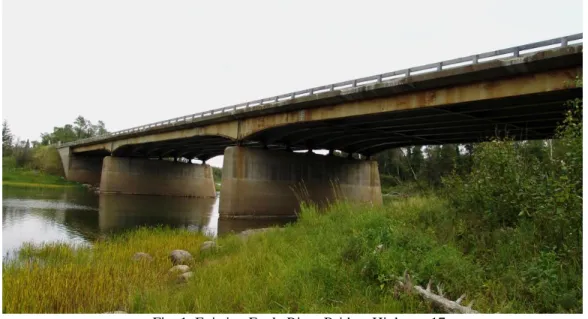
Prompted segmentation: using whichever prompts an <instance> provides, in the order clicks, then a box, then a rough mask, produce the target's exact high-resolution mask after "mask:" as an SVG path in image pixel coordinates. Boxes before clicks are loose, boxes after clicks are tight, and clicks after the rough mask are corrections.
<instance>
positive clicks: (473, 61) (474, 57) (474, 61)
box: [472, 54, 478, 64]
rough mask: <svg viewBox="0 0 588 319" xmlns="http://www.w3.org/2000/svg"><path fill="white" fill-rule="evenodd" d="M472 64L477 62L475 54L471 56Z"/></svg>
mask: <svg viewBox="0 0 588 319" xmlns="http://www.w3.org/2000/svg"><path fill="white" fill-rule="evenodd" d="M472 64H478V55H477V54H476V55H474V56H473V57H472Z"/></svg>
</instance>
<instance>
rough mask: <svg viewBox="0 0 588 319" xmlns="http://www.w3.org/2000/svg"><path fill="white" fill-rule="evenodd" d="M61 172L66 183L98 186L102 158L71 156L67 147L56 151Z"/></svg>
mask: <svg viewBox="0 0 588 319" xmlns="http://www.w3.org/2000/svg"><path fill="white" fill-rule="evenodd" d="M58 152H59V156H60V157H61V164H62V165H63V172H64V173H65V178H66V179H67V180H68V181H72V182H78V183H83V184H91V185H94V186H98V185H100V175H101V171H102V159H103V158H104V157H103V156H82V155H76V154H72V153H71V152H70V148H69V147H64V148H60V149H58Z"/></svg>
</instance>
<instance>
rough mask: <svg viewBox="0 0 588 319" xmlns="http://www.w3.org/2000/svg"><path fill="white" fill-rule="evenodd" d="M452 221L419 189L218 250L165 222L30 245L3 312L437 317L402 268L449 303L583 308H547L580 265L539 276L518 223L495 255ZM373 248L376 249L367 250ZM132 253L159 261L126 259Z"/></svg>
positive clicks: (227, 240)
mask: <svg viewBox="0 0 588 319" xmlns="http://www.w3.org/2000/svg"><path fill="white" fill-rule="evenodd" d="M452 216H453V214H452V213H451V211H450V210H449V209H448V205H447V204H446V202H445V201H444V200H442V199H439V198H437V197H434V196H417V197H412V198H402V199H397V200H392V201H388V202H387V204H386V205H385V206H383V207H372V206H365V205H364V206H356V205H351V204H346V203H338V204H335V205H334V206H332V207H331V208H329V210H328V211H327V212H326V213H325V212H320V211H318V210H316V209H314V208H312V207H305V208H304V209H303V211H302V213H301V218H300V220H299V221H298V222H297V223H294V224H291V225H289V226H287V227H286V228H285V230H284V231H273V232H267V233H261V234H256V235H253V236H251V237H250V238H249V239H248V240H247V241H243V240H241V239H240V238H239V237H238V236H234V235H230V236H227V237H222V238H220V239H219V240H218V241H219V244H220V245H221V247H222V248H221V249H219V250H218V251H212V252H207V253H202V254H201V253H199V246H200V244H201V243H202V242H203V241H204V240H206V239H205V238H204V237H203V236H201V235H197V234H194V233H190V232H187V231H181V230H170V229H140V230H136V231H132V232H130V233H127V234H125V235H123V236H119V237H115V238H113V239H111V240H107V241H102V242H98V243H96V244H95V245H94V246H93V247H92V248H88V247H77V248H74V247H69V246H67V245H64V244H49V245H46V246H42V247H32V246H27V247H25V249H23V250H22V251H21V254H20V256H21V261H12V262H9V263H5V264H4V265H3V271H4V276H3V288H2V289H3V295H4V298H3V311H4V312H7V313H21V312H26V313H29V312H30V313H39V312H70V313H71V312H74V313H75V312H84V313H96V312H106V311H113V310H125V311H127V312H131V313H227V312H236V313H243V312H256V313H282V312H289V313H292V312H301V313H423V312H425V313H429V312H436V311H437V309H435V308H433V307H432V306H431V305H430V304H429V303H428V302H425V301H423V300H422V299H421V298H419V297H418V296H416V295H411V294H406V293H404V292H399V291H398V289H397V288H396V287H395V278H396V276H399V275H402V273H403V272H404V271H405V270H408V271H409V273H410V274H411V275H412V277H413V279H414V282H415V283H416V284H420V285H426V283H427V282H428V280H429V279H433V281H434V283H441V284H442V285H443V287H444V291H445V294H446V296H447V297H448V298H452V299H456V298H457V297H459V296H460V295H461V294H462V293H467V294H468V297H467V300H466V301H465V303H466V304H467V303H468V302H469V300H472V299H475V300H476V302H475V306H474V308H475V309H476V310H478V311H481V312H501V313H511V312H537V311H548V312H549V311H551V312H555V311H557V312H566V311H572V312H573V311H575V312H578V311H581V309H582V308H581V297H578V296H575V295H570V294H567V295H566V294H565V293H564V294H563V296H559V297H558V296H556V298H559V301H558V303H557V304H558V305H559V306H558V307H556V308H553V309H545V308H542V307H543V306H542V305H543V304H544V303H545V301H547V300H548V298H554V293H555V294H557V293H560V292H561V291H565V289H568V288H570V287H561V286H562V284H561V283H560V281H563V282H566V283H568V284H569V282H570V281H569V280H568V279H569V278H570V276H572V277H573V276H576V277H573V278H577V277H578V276H579V278H580V281H579V282H578V283H576V282H573V283H572V288H573V285H575V284H579V285H580V286H579V287H580V291H581V271H580V272H579V275H578V274H577V273H575V271H576V270H575V269H574V268H573V267H572V268H570V267H567V268H566V267H562V268H561V271H556V272H549V273H548V274H544V273H542V272H541V270H542V269H543V268H542V267H543V266H542V265H543V264H545V263H549V262H555V261H553V260H552V258H550V256H541V255H537V254H534V253H532V252H523V251H521V250H522V249H526V248H527V247H528V246H529V245H530V244H529V243H527V244H524V243H525V242H526V241H528V239H529V238H528V237H527V236H526V233H525V231H524V230H520V231H519V230H511V231H510V233H509V234H508V236H504V237H497V238H499V239H500V240H502V241H501V242H499V243H498V244H497V245H496V246H495V250H494V251H493V252H472V251H470V252H467V251H464V248H463V247H460V245H459V234H460V227H462V225H461V224H459V223H456V222H455V221H454V220H452V218H453V217H452ZM506 239H509V240H506ZM380 244H381V245H383V249H382V250H381V251H380V252H377V253H376V252H374V250H375V248H376V246H378V245H380ZM173 249H186V250H188V251H190V252H191V253H192V254H193V255H194V256H195V260H194V262H193V263H190V266H191V267H192V268H193V269H194V277H193V278H192V280H190V282H189V283H188V284H186V285H178V284H177V283H175V280H174V278H173V277H172V276H170V275H168V274H167V270H168V269H169V268H170V267H171V266H172V265H171V262H170V261H169V260H168V258H167V255H168V253H169V252H170V251H171V250H173ZM138 251H144V252H147V253H149V254H151V255H152V256H154V261H152V262H147V263H137V262H134V261H132V260H131V256H132V255H133V254H134V253H135V252H138ZM549 269H551V268H549ZM532 276H535V277H540V278H542V280H543V281H541V282H542V284H543V285H544V286H543V288H544V289H543V290H541V289H535V288H537V287H539V286H537V287H535V288H533V289H530V287H529V286H528V280H529V279H528V278H530V277H532ZM566 278H567V279H566ZM550 285H552V286H554V287H555V288H550ZM558 287H559V288H558ZM549 289H551V290H549ZM557 289H562V290H561V291H559V290H557ZM545 290H548V291H545ZM560 295H561V294H560ZM578 298H580V301H579V303H578V300H577V299H578Z"/></svg>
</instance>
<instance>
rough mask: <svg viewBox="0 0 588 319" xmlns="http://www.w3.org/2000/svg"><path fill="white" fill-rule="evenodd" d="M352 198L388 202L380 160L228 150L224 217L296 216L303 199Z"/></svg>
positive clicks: (222, 200) (222, 201)
mask: <svg viewBox="0 0 588 319" xmlns="http://www.w3.org/2000/svg"><path fill="white" fill-rule="evenodd" d="M336 199H346V200H350V201H358V202H371V203H374V204H378V205H379V204H382V192H381V189H380V176H379V173H378V164H377V162H375V161H360V160H353V159H346V158H340V157H335V156H323V155H317V154H304V153H291V152H285V151H268V150H261V149H251V148H245V147H239V146H235V147H228V148H226V149H225V153H224V163H223V180H222V188H221V195H220V205H219V214H220V217H221V218H280V217H291V216H295V214H296V212H297V211H298V209H299V207H300V203H301V201H312V202H315V203H319V204H324V203H327V202H333V201H335V200H336Z"/></svg>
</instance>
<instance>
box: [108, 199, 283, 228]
mask: <svg viewBox="0 0 588 319" xmlns="http://www.w3.org/2000/svg"><path fill="white" fill-rule="evenodd" d="M218 202H219V198H218V197H217V198H191V197H167V196H143V195H113V194H101V195H100V201H99V206H100V213H99V227H100V232H102V233H109V232H120V231H123V230H127V229H131V228H135V227H138V226H159V225H165V226H170V227H172V228H187V229H189V230H191V231H199V232H202V233H204V234H207V235H210V236H216V235H217V234H218V235H224V234H230V233H239V232H241V231H244V230H247V229H255V228H264V227H271V226H279V225H284V224H286V223H288V222H291V221H292V219H285V220H283V219H279V220H276V219H220V220H219V218H218V217H219V215H218Z"/></svg>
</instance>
